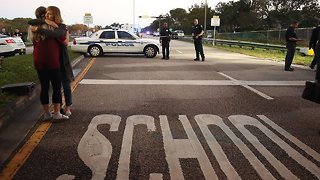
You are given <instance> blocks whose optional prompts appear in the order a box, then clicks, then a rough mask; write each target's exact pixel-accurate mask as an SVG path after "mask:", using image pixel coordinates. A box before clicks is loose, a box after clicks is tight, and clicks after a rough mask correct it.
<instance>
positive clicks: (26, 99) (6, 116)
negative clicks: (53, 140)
mask: <svg viewBox="0 0 320 180" xmlns="http://www.w3.org/2000/svg"><path fill="white" fill-rule="evenodd" d="M83 59H84V56H83V55H81V56H79V57H78V58H76V59H75V60H74V61H72V63H71V66H72V68H74V67H75V66H76V65H77V64H78V63H79V62H81V60H83ZM40 90H41V88H40V85H39V84H37V85H36V86H35V89H34V90H33V91H32V93H31V94H29V95H24V96H19V97H18V98H17V99H16V100H15V101H14V102H11V103H9V104H8V105H7V106H6V107H4V108H3V109H0V131H1V130H2V129H3V128H5V127H6V126H7V125H8V124H10V123H12V122H11V121H10V119H13V118H14V117H15V116H16V115H17V114H19V113H20V112H22V111H23V110H24V109H26V108H27V107H28V106H29V105H30V104H31V103H32V102H33V101H35V100H36V99H37V98H39V94H40Z"/></svg>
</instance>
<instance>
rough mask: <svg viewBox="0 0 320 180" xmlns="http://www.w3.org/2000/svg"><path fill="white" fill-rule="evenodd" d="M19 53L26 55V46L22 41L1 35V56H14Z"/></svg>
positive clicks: (18, 38)
mask: <svg viewBox="0 0 320 180" xmlns="http://www.w3.org/2000/svg"><path fill="white" fill-rule="evenodd" d="M17 53H19V54H25V53H26V45H25V44H24V42H23V41H22V39H21V38H20V37H10V36H7V35H2V34H0V56H4V57H7V56H14V55H15V54H17Z"/></svg>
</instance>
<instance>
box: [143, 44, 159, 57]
mask: <svg viewBox="0 0 320 180" xmlns="http://www.w3.org/2000/svg"><path fill="white" fill-rule="evenodd" d="M144 55H145V56H146V57H147V58H153V57H155V56H156V55H157V50H156V48H155V47H153V46H147V47H146V48H145V49H144Z"/></svg>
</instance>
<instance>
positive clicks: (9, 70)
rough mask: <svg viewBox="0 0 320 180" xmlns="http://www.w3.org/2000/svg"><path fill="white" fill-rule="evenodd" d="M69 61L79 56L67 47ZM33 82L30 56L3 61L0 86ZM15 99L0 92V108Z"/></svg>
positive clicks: (35, 73) (9, 58) (33, 76)
mask: <svg viewBox="0 0 320 180" xmlns="http://www.w3.org/2000/svg"><path fill="white" fill-rule="evenodd" d="M68 49H69V51H68V53H69V57H70V60H74V59H76V58H77V57H79V56H80V54H79V53H75V52H72V51H71V50H70V47H68ZM22 82H35V83H38V82H39V80H38V76H37V72H36V70H35V68H34V65H33V57H32V54H27V55H20V56H12V57H7V58H5V59H4V61H3V63H2V68H1V69H0V86H3V85H6V84H13V83H22ZM15 98H16V96H15V95H11V94H6V93H1V92H0V108H1V107H3V106H4V105H6V104H7V103H9V102H12V101H13V100H14V99H15Z"/></svg>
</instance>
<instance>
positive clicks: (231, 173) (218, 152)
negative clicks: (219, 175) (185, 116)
mask: <svg viewBox="0 0 320 180" xmlns="http://www.w3.org/2000/svg"><path fill="white" fill-rule="evenodd" d="M205 117H206V115H197V116H196V117H195V120H196V121H197V123H198V125H199V127H200V129H201V132H202V134H203V136H204V137H205V139H206V141H207V143H208V145H209V147H210V149H211V151H212V153H213V155H214V156H215V158H216V160H217V161H218V163H219V165H220V168H221V169H222V171H223V172H224V173H225V175H226V176H227V179H241V178H240V176H239V175H238V173H237V172H236V170H235V169H234V168H233V166H232V165H231V164H230V161H229V160H228V158H227V156H226V154H225V153H224V152H223V149H222V147H221V146H220V144H219V143H218V141H217V140H216V138H215V137H214V136H213V135H212V134H211V132H210V130H209V128H208V125H209V124H210V121H207V120H208V119H206V118H205ZM210 118H211V119H209V120H211V124H212V122H213V123H215V122H222V119H221V118H220V117H219V116H213V115H212V116H210Z"/></svg>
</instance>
